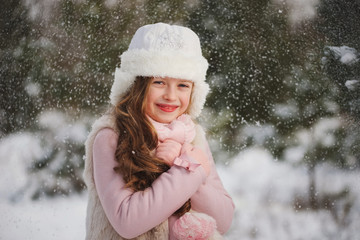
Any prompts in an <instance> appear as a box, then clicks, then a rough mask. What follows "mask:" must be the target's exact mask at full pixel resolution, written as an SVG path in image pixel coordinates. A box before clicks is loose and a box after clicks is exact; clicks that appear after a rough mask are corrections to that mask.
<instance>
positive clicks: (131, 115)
mask: <svg viewBox="0 0 360 240" xmlns="http://www.w3.org/2000/svg"><path fill="white" fill-rule="evenodd" d="M150 83H151V77H136V80H135V82H134V84H133V85H132V86H131V88H130V89H129V91H128V92H127V93H126V94H125V96H124V97H123V98H122V100H121V101H120V102H119V103H118V104H117V105H116V107H115V108H114V110H113V114H114V115H115V117H116V126H117V128H118V130H119V139H118V145H117V148H116V152H115V157H116V160H117V162H118V166H117V167H115V168H114V170H115V171H116V172H117V173H119V174H121V175H122V177H123V179H124V181H125V183H126V187H128V188H131V189H132V190H134V191H143V190H145V189H146V188H148V187H150V186H151V184H152V183H153V182H154V181H155V179H157V178H158V177H159V176H160V175H161V174H162V173H163V172H166V171H167V170H168V169H169V168H170V166H169V165H168V164H167V163H165V161H163V160H162V159H160V158H157V157H156V156H154V154H152V152H153V151H154V150H155V149H156V146H157V144H158V137H157V133H156V130H155V129H154V127H153V126H152V124H151V122H150V121H149V119H148V118H147V117H146V114H145V106H146V104H145V103H146V96H147V92H148V89H149V85H150ZM190 208H191V204H190V200H188V201H187V202H186V203H185V204H184V205H183V206H182V207H181V208H180V209H178V210H177V211H176V212H175V214H176V215H178V216H182V215H183V214H185V213H186V212H188V211H189V210H190Z"/></svg>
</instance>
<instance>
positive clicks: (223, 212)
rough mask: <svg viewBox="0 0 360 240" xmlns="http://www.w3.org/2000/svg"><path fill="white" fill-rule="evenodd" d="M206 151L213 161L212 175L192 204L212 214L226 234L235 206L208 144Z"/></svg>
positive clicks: (195, 195)
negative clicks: (217, 169)
mask: <svg viewBox="0 0 360 240" xmlns="http://www.w3.org/2000/svg"><path fill="white" fill-rule="evenodd" d="M206 152H207V154H208V155H209V159H210V161H211V171H210V175H209V176H208V177H207V179H206V180H205V182H204V183H203V184H202V185H201V186H200V187H199V189H198V190H197V191H196V193H195V194H194V195H193V196H192V197H191V206H192V208H193V209H194V210H195V211H198V212H203V213H206V214H208V215H210V216H212V217H213V218H214V219H215V220H216V223H217V229H218V231H219V232H220V233H222V234H224V233H225V232H227V231H228V230H229V228H230V226H231V222H232V219H233V215H234V209H235V206H234V203H233V201H232V199H231V197H230V195H229V194H228V193H227V191H226V190H225V189H224V186H223V184H222V182H221V180H220V178H219V175H218V173H217V171H216V168H215V163H214V160H213V157H212V154H211V152H210V149H209V146H208V144H206Z"/></svg>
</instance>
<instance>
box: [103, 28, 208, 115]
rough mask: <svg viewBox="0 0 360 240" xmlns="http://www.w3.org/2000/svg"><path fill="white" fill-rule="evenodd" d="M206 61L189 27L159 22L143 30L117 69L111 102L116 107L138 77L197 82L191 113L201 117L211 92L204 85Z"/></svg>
mask: <svg viewBox="0 0 360 240" xmlns="http://www.w3.org/2000/svg"><path fill="white" fill-rule="evenodd" d="M207 68H208V62H207V60H206V59H205V58H204V57H203V56H202V53H201V46H200V41H199V38H198V36H197V35H196V34H195V33H194V32H193V31H192V30H190V29H189V28H186V27H182V26H176V25H169V24H165V23H156V24H150V25H145V26H143V27H140V28H139V29H138V30H137V31H136V33H135V35H134V37H133V38H132V40H131V43H130V46H129V49H128V50H127V51H126V52H124V53H123V54H122V55H121V65H120V68H116V70H115V80H114V84H113V86H112V88H111V94H110V100H111V103H112V104H113V105H116V104H117V103H118V102H119V101H120V100H121V98H122V97H123V95H124V94H125V93H126V91H127V90H128V89H129V88H130V86H131V85H132V84H133V83H134V81H135V78H136V76H149V77H151V76H152V77H172V78H180V79H186V80H190V81H192V82H194V88H193V94H192V97H191V106H190V109H189V114H190V115H191V116H192V117H193V118H196V117H197V116H199V114H200V112H201V110H202V108H203V106H204V103H205V100H206V95H207V93H208V92H209V86H208V84H207V83H206V82H205V76H206V71H207Z"/></svg>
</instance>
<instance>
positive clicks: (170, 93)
mask: <svg viewBox="0 0 360 240" xmlns="http://www.w3.org/2000/svg"><path fill="white" fill-rule="evenodd" d="M164 99H166V100H168V101H174V100H176V88H175V87H174V86H172V85H168V86H167V87H166V89H165V94H164Z"/></svg>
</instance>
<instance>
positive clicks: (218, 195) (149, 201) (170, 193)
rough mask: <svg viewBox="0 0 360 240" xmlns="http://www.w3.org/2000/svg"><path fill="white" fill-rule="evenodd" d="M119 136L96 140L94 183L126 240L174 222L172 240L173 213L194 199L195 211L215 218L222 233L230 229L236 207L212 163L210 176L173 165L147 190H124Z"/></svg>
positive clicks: (105, 133) (111, 134)
mask: <svg viewBox="0 0 360 240" xmlns="http://www.w3.org/2000/svg"><path fill="white" fill-rule="evenodd" d="M117 140H118V135H117V134H116V133H115V132H114V131H113V130H111V129H109V128H105V129H103V130H101V131H99V133H98V134H97V135H96V138H95V142H94V148H93V161H94V180H95V185H96V189H97V191H98V195H99V198H100V201H101V204H102V206H103V208H104V211H105V214H106V216H107V218H108V219H109V221H110V223H111V225H112V226H113V227H114V229H115V230H116V231H117V232H118V233H119V235H120V236H122V237H124V238H134V237H137V236H139V235H141V234H143V233H144V232H147V231H148V230H150V229H152V228H153V227H155V226H157V225H159V224H160V223H162V222H163V221H165V220H166V219H169V230H170V239H173V237H172V234H171V229H172V224H173V223H174V221H175V220H176V217H174V216H172V214H173V213H174V212H175V211H176V210H177V209H179V208H180V207H181V206H182V205H183V204H184V203H185V202H186V201H187V200H188V199H189V198H191V206H192V209H193V210H195V211H197V212H203V213H206V214H208V215H210V216H212V217H213V218H214V219H215V220H216V223H217V229H218V231H219V232H220V233H225V232H226V231H227V230H228V229H229V228H230V225H231V222H232V218H233V213H234V204H233V202H232V199H231V197H230V196H229V194H228V193H227V192H226V190H225V189H224V187H223V185H222V183H221V180H220V178H219V176H218V174H217V172H216V169H215V164H214V160H213V158H212V156H211V153H210V150H209V148H208V146H207V152H208V154H209V159H210V161H211V164H212V170H211V172H210V175H209V176H208V177H206V174H205V171H204V169H203V168H202V167H198V168H196V169H195V170H194V171H188V170H186V169H185V168H182V167H179V166H176V165H174V166H172V167H171V168H170V169H169V170H168V171H167V172H164V173H163V174H161V176H160V177H158V179H156V180H155V181H154V182H153V184H152V186H151V187H149V188H148V189H146V190H145V191H138V192H134V191H132V190H131V189H127V188H124V185H125V183H124V180H123V178H122V176H121V175H119V174H118V173H116V172H115V171H114V170H113V169H114V167H115V166H116V165H117V162H116V160H115V149H116V146H117Z"/></svg>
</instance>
